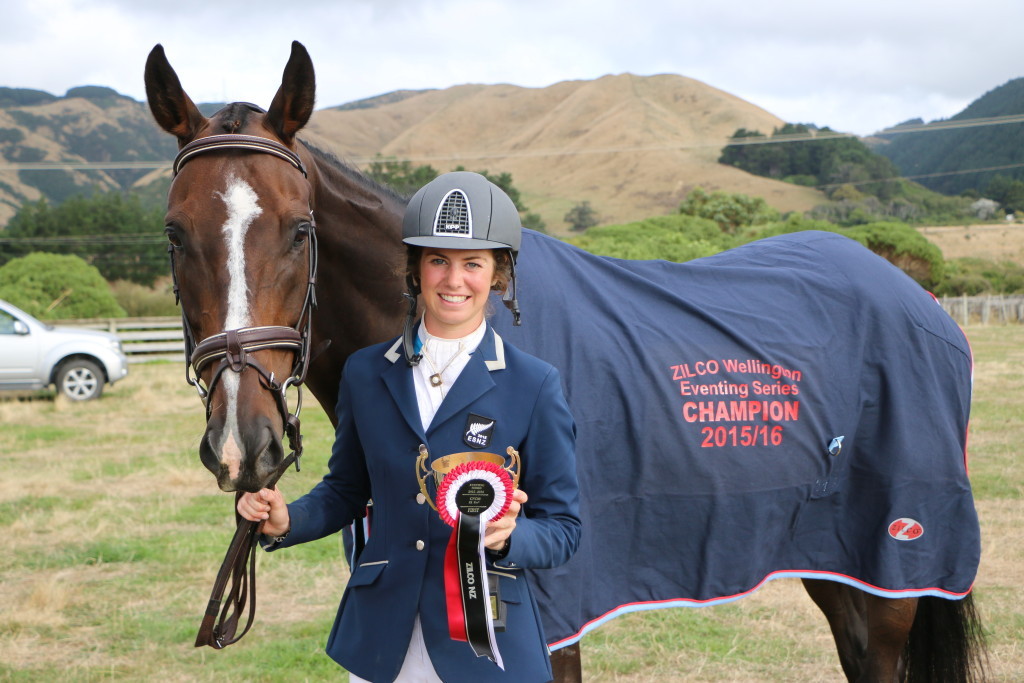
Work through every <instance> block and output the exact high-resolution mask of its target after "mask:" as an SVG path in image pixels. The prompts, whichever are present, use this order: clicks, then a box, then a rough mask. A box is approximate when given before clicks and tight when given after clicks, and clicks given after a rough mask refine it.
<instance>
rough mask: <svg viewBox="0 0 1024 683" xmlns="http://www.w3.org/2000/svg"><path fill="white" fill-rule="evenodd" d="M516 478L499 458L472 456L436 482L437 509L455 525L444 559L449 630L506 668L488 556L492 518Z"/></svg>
mask: <svg viewBox="0 0 1024 683" xmlns="http://www.w3.org/2000/svg"><path fill="white" fill-rule="evenodd" d="M512 491H513V486H512V478H511V477H510V476H509V474H508V472H507V471H506V470H505V469H504V468H503V467H501V466H500V465H497V464H495V463H491V462H483V461H472V462H464V463H461V464H459V465H456V466H455V467H453V468H452V469H451V470H450V471H449V472H448V473H447V474H445V477H444V480H443V481H442V482H441V484H440V485H439V486H438V487H437V510H438V513H439V514H440V516H441V519H442V520H444V522H445V523H446V524H448V525H449V526H451V527H452V536H451V539H450V540H449V542H448V548H447V550H446V552H445V560H444V563H445V564H444V585H445V601H446V603H447V607H448V635H449V637H451V638H452V639H453V640H459V641H464V642H467V643H469V645H470V646H471V647H472V648H473V652H474V653H475V654H476V656H477V657H487V658H488V659H490V660H491V661H493V662H494V663H495V664H497V665H498V667H499V668H501V669H502V670H504V668H505V666H504V664H503V663H502V661H501V653H500V652H498V646H497V643H496V641H495V638H494V624H493V622H492V615H491V607H490V587H489V585H488V578H487V563H486V560H485V558H484V533H485V531H486V527H487V523H488V522H492V521H494V520H496V519H500V518H501V517H502V516H504V515H505V513H506V512H508V509H509V506H510V505H511V504H512Z"/></svg>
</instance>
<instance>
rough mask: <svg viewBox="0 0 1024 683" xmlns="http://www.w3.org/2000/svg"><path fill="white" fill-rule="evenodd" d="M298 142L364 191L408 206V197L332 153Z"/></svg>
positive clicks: (307, 142) (306, 141) (307, 143)
mask: <svg viewBox="0 0 1024 683" xmlns="http://www.w3.org/2000/svg"><path fill="white" fill-rule="evenodd" d="M299 142H301V143H302V144H303V145H304V146H305V148H306V149H308V150H309V151H310V153H311V154H312V155H313V156H315V157H316V158H317V159H319V160H321V161H323V162H325V163H327V164H329V165H330V166H331V167H332V168H333V169H335V170H337V171H339V172H340V173H342V174H344V175H345V176H346V177H348V178H349V179H350V180H352V181H353V182H356V183H358V184H360V185H362V186H363V187H364V188H365V189H367V190H369V191H370V192H371V193H373V194H385V195H387V196H388V197H390V198H391V199H394V200H395V201H396V202H400V203H402V204H408V203H409V197H406V196H404V195H402V194H399V193H398V192H395V190H394V189H392V188H391V187H388V186H387V185H384V184H383V183H379V182H377V181H376V180H374V179H373V178H371V177H369V176H367V175H366V174H364V173H363V172H362V171H360V170H359V169H358V168H356V167H355V166H353V165H351V164H349V163H347V162H345V161H342V160H341V159H339V158H338V157H337V156H336V155H335V154H333V153H332V152H328V151H326V150H323V149H320V148H319V147H317V146H315V145H314V144H312V143H311V142H309V141H308V140H302V139H300V140H299Z"/></svg>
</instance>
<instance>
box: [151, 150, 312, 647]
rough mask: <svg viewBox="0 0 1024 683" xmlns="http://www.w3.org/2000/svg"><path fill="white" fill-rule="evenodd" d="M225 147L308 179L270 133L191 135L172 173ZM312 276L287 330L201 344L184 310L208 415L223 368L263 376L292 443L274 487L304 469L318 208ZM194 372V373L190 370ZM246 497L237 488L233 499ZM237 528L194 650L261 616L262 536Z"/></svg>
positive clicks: (242, 333) (222, 640)
mask: <svg viewBox="0 0 1024 683" xmlns="http://www.w3.org/2000/svg"><path fill="white" fill-rule="evenodd" d="M222 150H235V151H247V152H256V153H261V154H270V155H273V156H276V157H278V158H280V159H283V160H284V161H287V162H288V163H289V164H291V165H292V166H294V167H295V168H296V169H297V170H299V171H301V172H302V175H303V176H304V177H307V178H308V177H309V176H308V174H307V173H306V168H305V166H304V165H303V163H302V160H301V159H300V158H299V156H298V155H297V154H296V153H295V152H293V151H292V150H290V149H288V148H287V147H285V146H284V145H282V144H281V143H279V142H275V141H274V140H268V139H267V138H261V137H256V136H252V135H212V136H210V137H205V138H200V139H198V140H193V141H192V142H190V143H189V144H187V145H185V146H184V147H182V148H181V151H179V152H178V156H177V157H175V159H174V167H173V168H174V174H175V175H177V173H178V171H180V170H181V167H182V166H184V165H185V164H186V163H187V162H188V161H189V160H190V159H193V158H194V157H196V156H197V155H200V154H206V153H209V152H217V151H222ZM308 241H309V252H308V254H309V273H308V277H307V279H306V296H305V299H304V300H303V302H302V309H301V310H300V311H299V317H298V321H297V322H296V324H295V327H284V326H278V325H270V326H263V327H243V328H239V329H234V330H225V331H223V332H220V333H218V334H214V335H211V336H209V337H207V338H206V339H203V340H202V341H200V342H198V343H196V339H195V335H194V334H193V332H192V327H191V325H189V322H188V317H187V316H186V315H185V311H184V309H182V312H181V319H182V328H183V330H184V336H185V353H186V361H185V379H186V381H187V382H188V383H189V384H191V385H192V386H194V387H195V388H196V391H198V392H199V397H200V398H201V399H202V400H203V403H204V404H205V405H206V420H207V421H209V420H210V414H211V410H212V407H211V405H210V400H209V399H210V395H211V394H212V393H213V390H214V388H215V387H216V385H217V382H218V381H220V378H221V377H222V376H223V374H224V372H225V371H227V370H230V371H231V372H236V373H239V374H241V373H242V372H244V371H245V369H246V368H252V369H253V370H255V371H256V372H257V373H258V374H259V377H260V386H262V387H263V388H264V389H266V390H267V391H270V392H271V394H272V395H273V396H274V401H275V403H276V405H277V409H278V411H279V412H280V414H281V418H282V421H283V423H284V431H285V434H287V436H288V446H289V448H290V449H291V453H289V454H288V456H287V457H286V458H284V459H283V460H282V461H281V463H280V464H279V465H278V467H277V469H276V470H275V471H274V472H273V474H272V475H271V477H270V480H269V481H267V482H266V483H265V484H264V485H265V486H267V487H273V486H274V484H276V483H277V480H278V479H280V477H281V475H282V474H284V471H285V470H286V469H288V466H289V465H291V463H292V462H294V463H295V469H296V471H298V469H299V459H300V457H301V456H302V436H301V434H300V432H299V413H300V412H301V411H302V384H303V382H304V381H305V379H306V373H307V371H308V370H309V362H310V345H311V335H312V322H313V309H315V308H316V270H317V260H318V249H317V240H316V223H315V221H314V220H313V212H312V210H310V230H309V238H308ZM167 251H168V253H169V254H170V260H171V277H172V279H173V281H174V299H175V303H180V301H181V295H180V290H179V287H178V273H177V269H176V268H175V263H174V246H173V245H170V246H168V248H167ZM267 349H281V350H285V351H291V352H292V353H293V354H294V356H295V362H294V364H293V365H292V370H291V373H290V374H289V376H288V377H287V378H286V379H285V380H284V381H283V382H278V381H277V379H276V378H275V376H274V373H273V372H268V371H267V370H266V369H265V368H264V367H263V366H262V365H261V364H260V363H259V362H258V361H257V360H256V358H255V357H254V356H253V355H252V354H254V353H255V352H257V351H264V350H267ZM212 363H217V365H216V367H215V368H214V370H213V375H212V376H211V378H210V381H209V383H208V385H207V386H206V387H203V385H202V383H201V381H200V379H199V377H200V375H201V373H202V372H203V370H204V369H206V367H207V366H209V365H210V364H212ZM193 373H194V374H193ZM289 386H294V387H296V388H297V389H298V394H297V398H296V405H295V412H294V413H292V412H290V411H289V410H288V398H287V392H288V387H289ZM241 495H242V494H241V493H240V492H239V493H236V496H235V500H236V504H237V500H238V498H239V497H240V496H241ZM235 521H236V529H235V535H234V537H233V538H232V540H231V545H230V546H229V548H228V552H227V554H226V556H225V557H224V562H223V563H222V564H221V568H220V571H219V572H218V573H217V579H216V581H215V582H214V586H213V591H212V592H211V595H210V601H209V603H208V604H207V607H206V613H205V615H204V617H203V622H202V624H201V625H200V627H199V634H198V635H197V637H196V643H195V644H196V647H201V646H203V645H209V646H210V647H212V648H214V649H217V650H219V649H222V648H224V647H227V646H228V645H231V644H232V643H235V642H238V641H239V640H241V639H242V636H244V635H245V634H246V633H247V632H248V631H249V628H250V627H251V626H252V622H253V619H254V618H255V616H256V546H257V540H258V538H259V534H258V533H257V529H258V528H259V523H258V522H250V521H248V520H245V519H243V518H241V517H240V516H239V515H238V514H237V513H236V515H235ZM229 580H230V581H231V588H230V591H229V593H228V599H227V603H226V604H225V605H224V608H223V609H221V602H222V599H223V595H224V591H225V588H226V587H227V583H228V581H229ZM246 603H248V607H249V615H248V621H247V623H246V625H245V627H244V628H243V630H242V632H241V633H240V634H238V635H237V636H236V635H235V632H236V630H237V628H238V620H239V617H240V616H241V614H242V612H243V611H245V607H246Z"/></svg>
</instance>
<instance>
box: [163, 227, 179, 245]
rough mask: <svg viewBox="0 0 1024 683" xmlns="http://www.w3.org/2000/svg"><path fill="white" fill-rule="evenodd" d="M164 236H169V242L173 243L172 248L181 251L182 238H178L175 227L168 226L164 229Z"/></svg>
mask: <svg viewBox="0 0 1024 683" xmlns="http://www.w3.org/2000/svg"><path fill="white" fill-rule="evenodd" d="M164 234H165V235H167V241H168V242H170V243H171V246H172V247H174V248H176V249H180V248H181V238H180V237H179V236H178V230H177V229H176V228H175V227H174V226H173V225H168V226H167V227H166V228H164Z"/></svg>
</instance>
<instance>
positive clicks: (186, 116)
mask: <svg viewBox="0 0 1024 683" xmlns="http://www.w3.org/2000/svg"><path fill="white" fill-rule="evenodd" d="M146 99H147V100H149V110H150V111H151V112H153V118H154V119H156V122H157V123H158V124H159V125H160V127H161V128H163V129H164V130H166V131H167V132H168V133H170V134H171V135H174V136H175V137H177V138H178V144H179V146H180V145H185V144H186V143H188V142H191V141H192V140H193V139H194V138H195V136H196V135H198V134H199V131H200V130H201V129H202V128H203V126H204V125H205V124H206V117H205V116H203V115H202V114H201V113H200V112H199V109H198V107H196V105H195V104H194V103H193V102H192V100H191V99H190V98H189V96H188V95H186V94H185V91H184V90H183V89H182V87H181V82H180V81H179V80H178V74H176V73H174V69H172V68H171V64H170V62H168V61H167V56H166V55H165V54H164V48H163V46H162V45H159V44H158V45H157V46H156V47H154V48H153V50H152V51H151V52H150V53H149V58H148V59H146Z"/></svg>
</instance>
